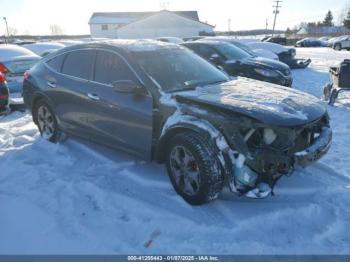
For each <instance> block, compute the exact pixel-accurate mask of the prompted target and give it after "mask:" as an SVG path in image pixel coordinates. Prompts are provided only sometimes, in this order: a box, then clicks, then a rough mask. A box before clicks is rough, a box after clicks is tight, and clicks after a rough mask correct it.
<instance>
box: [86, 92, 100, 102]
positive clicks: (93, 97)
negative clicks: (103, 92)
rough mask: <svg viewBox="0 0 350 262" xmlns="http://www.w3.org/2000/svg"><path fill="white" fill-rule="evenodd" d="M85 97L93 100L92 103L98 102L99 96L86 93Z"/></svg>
mask: <svg viewBox="0 0 350 262" xmlns="http://www.w3.org/2000/svg"><path fill="white" fill-rule="evenodd" d="M87 96H88V97H89V98H90V99H91V100H94V101H98V100H100V98H99V96H98V95H96V94H91V93H88V94H87Z"/></svg>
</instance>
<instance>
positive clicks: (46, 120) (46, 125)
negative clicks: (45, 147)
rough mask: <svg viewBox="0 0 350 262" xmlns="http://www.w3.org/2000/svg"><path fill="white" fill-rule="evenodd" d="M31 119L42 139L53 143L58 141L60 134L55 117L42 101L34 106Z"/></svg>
mask: <svg viewBox="0 0 350 262" xmlns="http://www.w3.org/2000/svg"><path fill="white" fill-rule="evenodd" d="M33 118H34V122H35V123H36V124H37V126H38V128H39V131H40V134H41V136H42V137H43V138H45V139H46V140H48V141H50V142H53V143H57V142H58V141H59V138H60V134H61V132H60V130H59V128H58V124H57V120H56V116H55V114H54V112H53V110H52V109H51V108H50V106H49V105H48V104H47V103H46V102H45V101H44V100H39V101H38V102H37V103H36V104H35V106H34V109H33Z"/></svg>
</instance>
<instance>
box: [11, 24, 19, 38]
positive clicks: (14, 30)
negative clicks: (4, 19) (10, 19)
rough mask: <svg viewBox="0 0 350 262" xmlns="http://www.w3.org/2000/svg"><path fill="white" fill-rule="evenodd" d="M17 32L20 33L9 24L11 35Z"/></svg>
mask: <svg viewBox="0 0 350 262" xmlns="http://www.w3.org/2000/svg"><path fill="white" fill-rule="evenodd" d="M17 34H18V30H17V28H15V27H11V26H9V35H10V36H12V35H17Z"/></svg>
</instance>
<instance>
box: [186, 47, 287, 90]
mask: <svg viewBox="0 0 350 262" xmlns="http://www.w3.org/2000/svg"><path fill="white" fill-rule="evenodd" d="M181 45H183V46H186V47H188V48H190V49H191V50H192V51H194V52H195V53H196V54H198V55H200V56H201V57H203V58H204V59H206V60H207V61H209V62H212V63H213V64H215V65H216V66H218V67H220V68H222V69H223V70H224V71H225V72H227V73H228V74H229V75H232V76H244V77H248V78H253V79H256V80H261V81H266V82H270V83H274V84H279V85H283V86H291V85H292V82H293V78H292V75H291V71H290V69H289V67H288V66H287V65H285V64H283V63H280V62H279V61H275V60H271V59H268V58H263V57H256V56H254V55H252V54H251V53H248V52H246V51H245V50H243V49H241V48H238V47H236V46H234V45H232V44H229V43H227V42H224V41H212V40H205V41H204V40H203V41H195V42H185V43H182V44H181Z"/></svg>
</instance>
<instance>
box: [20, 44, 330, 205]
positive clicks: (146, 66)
mask: <svg viewBox="0 0 350 262" xmlns="http://www.w3.org/2000/svg"><path fill="white" fill-rule="evenodd" d="M23 96H24V101H25V104H26V105H27V107H28V108H29V109H30V110H31V112H32V115H33V120H34V122H35V123H36V124H37V125H38V128H39V130H40V132H41V134H42V135H43V136H44V137H45V138H46V139H48V140H49V141H52V142H57V141H59V140H60V138H61V137H62V134H63V133H65V134H68V135H75V136H79V137H83V138H86V139H90V140H92V141H94V142H97V143H101V144H104V145H107V146H110V147H113V148H116V149H120V150H124V151H126V152H128V153H132V154H135V155H137V156H139V157H142V158H144V159H148V160H155V161H158V162H160V163H165V164H166V166H167V171H168V174H169V177H170V180H171V182H172V184H173V186H174V188H175V190H176V192H177V193H179V194H180V195H181V196H182V197H183V198H184V199H185V200H186V201H188V202H189V203H191V204H203V203H205V202H207V201H210V200H213V199H215V198H217V197H218V195H219V193H220V192H221V190H222V188H223V186H224V185H225V184H226V183H227V184H228V185H229V187H230V189H231V190H232V191H233V192H236V193H237V194H245V195H247V196H250V197H256V198H261V197H266V196H267V195H268V194H269V193H270V192H271V188H273V186H274V185H275V183H276V181H277V180H278V178H280V177H281V176H283V174H290V173H291V172H292V171H293V169H294V166H296V165H302V166H306V165H308V164H310V163H312V162H314V161H316V160H317V159H319V158H320V157H321V156H322V155H324V154H325V153H326V152H327V150H328V148H329V146H330V143H331V135H332V132H331V129H330V127H329V120H328V115H327V111H326V107H325V105H324V104H323V103H322V102H320V100H318V99H317V98H315V97H314V96H311V95H308V94H306V93H303V92H300V91H296V90H293V89H290V88H285V87H282V86H277V85H271V84H268V83H264V82H261V81H255V80H251V79H247V78H238V79H236V80H233V81H231V80H230V78H229V76H228V75H227V74H225V73H224V72H222V71H220V70H219V69H217V68H216V67H215V66H213V65H211V64H210V63H208V62H206V61H205V60H204V59H202V58H201V57H199V56H197V55H196V54H194V53H193V52H191V51H190V50H188V49H186V48H184V47H181V46H178V45H174V44H167V43H159V42H158V41H151V40H128V41H120V40H114V41H113V40H111V41H106V42H98V43H86V44H81V45H76V46H72V47H67V48H64V49H62V50H60V51H58V52H57V53H55V54H50V55H48V56H47V57H45V58H43V59H42V60H41V61H40V62H39V63H37V64H36V65H35V66H34V67H33V68H32V69H30V70H29V71H28V72H27V74H26V77H25V80H24V83H23ZM112 175H113V174H111V176H112Z"/></svg>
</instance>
